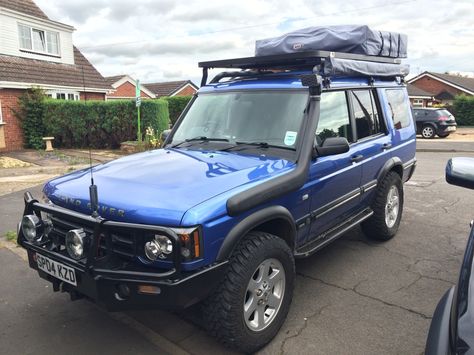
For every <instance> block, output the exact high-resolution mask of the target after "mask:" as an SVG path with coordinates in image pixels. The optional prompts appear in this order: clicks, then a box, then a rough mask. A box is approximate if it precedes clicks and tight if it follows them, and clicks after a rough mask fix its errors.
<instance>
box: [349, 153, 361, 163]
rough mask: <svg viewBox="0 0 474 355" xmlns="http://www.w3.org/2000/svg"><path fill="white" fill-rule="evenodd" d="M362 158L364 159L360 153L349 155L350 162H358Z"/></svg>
mask: <svg viewBox="0 0 474 355" xmlns="http://www.w3.org/2000/svg"><path fill="white" fill-rule="evenodd" d="M363 159H364V156H363V155H362V154H359V155H354V156H353V157H351V162H353V163H358V162H360V161H362V160H363Z"/></svg>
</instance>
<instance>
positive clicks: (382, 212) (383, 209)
mask: <svg viewBox="0 0 474 355" xmlns="http://www.w3.org/2000/svg"><path fill="white" fill-rule="evenodd" d="M375 194H376V195H375V199H374V202H373V204H372V210H373V211H374V214H373V215H372V217H370V218H369V219H368V220H366V221H364V222H363V223H362V230H363V231H364V233H365V234H366V235H367V236H368V237H369V238H371V239H376V240H389V239H391V238H393V236H394V235H395V234H396V233H397V231H398V227H399V225H400V220H401V219H402V212H403V184H402V180H401V178H400V175H398V174H397V173H396V172H395V171H390V172H389V173H388V174H387V175H386V176H385V177H384V179H383V180H382V182H381V183H380V185H379V187H378V189H377V191H376V193H375Z"/></svg>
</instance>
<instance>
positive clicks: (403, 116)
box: [385, 89, 426, 129]
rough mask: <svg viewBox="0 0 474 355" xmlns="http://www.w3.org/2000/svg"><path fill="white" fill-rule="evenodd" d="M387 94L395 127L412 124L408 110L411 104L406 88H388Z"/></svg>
mask: <svg viewBox="0 0 474 355" xmlns="http://www.w3.org/2000/svg"><path fill="white" fill-rule="evenodd" d="M385 94H386V95H387V101H388V106H389V107H390V112H391V114H392V120H393V125H394V126H395V129H401V128H405V127H408V126H410V113H409V112H408V111H409V108H410V106H409V105H408V104H407V101H406V97H405V92H404V90H401V89H387V90H385ZM425 114H426V112H425Z"/></svg>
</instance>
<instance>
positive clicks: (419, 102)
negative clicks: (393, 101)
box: [413, 99, 423, 107]
mask: <svg viewBox="0 0 474 355" xmlns="http://www.w3.org/2000/svg"><path fill="white" fill-rule="evenodd" d="M413 107H423V99H413Z"/></svg>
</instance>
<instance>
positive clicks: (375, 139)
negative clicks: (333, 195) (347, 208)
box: [349, 89, 392, 206]
mask: <svg viewBox="0 0 474 355" xmlns="http://www.w3.org/2000/svg"><path fill="white" fill-rule="evenodd" d="M349 97H350V105H351V108H352V115H353V119H354V122H355V128H356V132H355V136H356V142H355V143H354V151H355V152H356V154H357V155H359V156H360V157H361V168H362V178H361V206H368V205H369V204H370V201H371V197H372V195H373V193H374V191H375V188H376V186H377V176H378V174H379V172H380V169H381V168H382V167H383V166H384V164H385V163H386V162H387V161H388V160H389V159H390V158H391V149H392V144H391V137H390V136H389V134H388V129H387V125H386V123H385V121H384V120H383V116H382V114H381V109H380V104H379V100H378V95H377V92H376V91H375V89H361V90H352V91H351V92H350V96H349Z"/></svg>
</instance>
